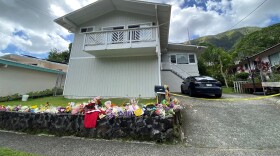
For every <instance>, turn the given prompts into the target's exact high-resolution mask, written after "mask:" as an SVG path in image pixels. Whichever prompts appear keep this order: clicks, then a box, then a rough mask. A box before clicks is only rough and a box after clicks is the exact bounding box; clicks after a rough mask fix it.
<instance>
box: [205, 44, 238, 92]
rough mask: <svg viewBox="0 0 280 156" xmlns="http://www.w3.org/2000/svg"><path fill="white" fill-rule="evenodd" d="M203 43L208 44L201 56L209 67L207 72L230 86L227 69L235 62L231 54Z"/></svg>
mask: <svg viewBox="0 0 280 156" xmlns="http://www.w3.org/2000/svg"><path fill="white" fill-rule="evenodd" d="M202 45H204V46H207V49H206V50H205V51H204V53H203V54H202V55H201V58H200V59H201V62H203V63H204V65H205V66H206V67H207V68H206V69H207V71H206V73H207V74H208V75H210V76H212V77H215V78H216V79H218V80H220V81H222V82H224V84H225V85H226V86H227V87H228V80H227V77H228V76H227V70H228V68H229V67H230V66H231V65H232V64H233V61H232V56H231V54H230V53H228V52H226V51H225V50H224V49H222V48H217V47H215V46H213V45H211V44H206V43H204V44H202Z"/></svg>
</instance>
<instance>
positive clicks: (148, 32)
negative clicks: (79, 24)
mask: <svg viewBox="0 0 280 156" xmlns="http://www.w3.org/2000/svg"><path fill="white" fill-rule="evenodd" d="M153 41H156V27H147V28H137V29H121V30H112V31H99V32H91V33H86V34H85V42H84V43H85V44H84V46H94V45H109V44H124V43H136V42H153Z"/></svg>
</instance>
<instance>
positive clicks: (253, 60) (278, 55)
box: [235, 43, 280, 72]
mask: <svg viewBox="0 0 280 156" xmlns="http://www.w3.org/2000/svg"><path fill="white" fill-rule="evenodd" d="M258 60H259V61H262V62H264V63H266V62H267V63H268V64H269V70H271V67H274V66H276V65H280V43H278V44H276V45H274V46H272V47H270V48H268V49H266V50H264V51H262V52H259V53H257V54H255V55H252V56H250V57H248V58H247V59H244V60H242V61H240V62H239V63H238V64H236V65H235V71H241V70H240V69H243V70H244V71H245V72H249V67H251V70H255V69H256V68H257V61H258ZM249 62H250V63H249Z"/></svg>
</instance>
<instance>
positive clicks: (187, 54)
mask: <svg viewBox="0 0 280 156" xmlns="http://www.w3.org/2000/svg"><path fill="white" fill-rule="evenodd" d="M171 55H175V57H176V63H172V62H171ZM177 55H185V56H187V57H188V63H186V64H196V63H197V60H196V55H195V53H186V54H184V53H173V54H169V63H170V64H175V65H178V57H177ZM189 55H194V61H195V62H194V63H190V56H189Z"/></svg>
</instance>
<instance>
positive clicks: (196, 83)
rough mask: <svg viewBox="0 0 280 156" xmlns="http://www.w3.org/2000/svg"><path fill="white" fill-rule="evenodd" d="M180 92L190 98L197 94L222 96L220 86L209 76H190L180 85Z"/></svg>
mask: <svg viewBox="0 0 280 156" xmlns="http://www.w3.org/2000/svg"><path fill="white" fill-rule="evenodd" d="M181 92H182V93H183V94H185V93H188V94H189V95H190V96H195V95H197V94H213V95H215V97H221V96H222V84H221V82H219V81H217V80H216V79H214V78H212V77H209V76H190V77H187V78H186V79H185V80H184V81H183V83H182V84H181Z"/></svg>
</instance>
